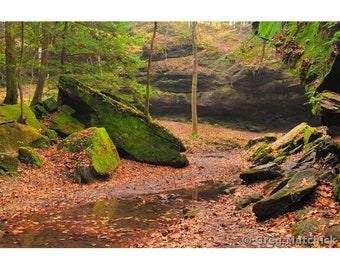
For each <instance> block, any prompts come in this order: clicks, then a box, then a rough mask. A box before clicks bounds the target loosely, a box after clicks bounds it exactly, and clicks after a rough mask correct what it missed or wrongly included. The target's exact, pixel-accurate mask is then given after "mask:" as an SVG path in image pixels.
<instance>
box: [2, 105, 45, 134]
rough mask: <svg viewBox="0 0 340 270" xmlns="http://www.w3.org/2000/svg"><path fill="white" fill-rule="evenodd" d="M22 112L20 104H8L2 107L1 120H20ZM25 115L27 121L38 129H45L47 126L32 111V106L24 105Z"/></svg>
mask: <svg viewBox="0 0 340 270" xmlns="http://www.w3.org/2000/svg"><path fill="white" fill-rule="evenodd" d="M20 114H21V109H20V105H19V104H15V105H6V106H1V107H0V122H7V121H8V120H18V119H19V117H20ZM24 117H25V119H26V123H27V125H29V126H32V127H34V128H36V129H44V128H45V126H44V125H43V124H41V123H40V122H39V121H38V119H37V118H36V116H35V114H34V113H33V112H32V110H31V109H30V107H28V106H27V105H24Z"/></svg>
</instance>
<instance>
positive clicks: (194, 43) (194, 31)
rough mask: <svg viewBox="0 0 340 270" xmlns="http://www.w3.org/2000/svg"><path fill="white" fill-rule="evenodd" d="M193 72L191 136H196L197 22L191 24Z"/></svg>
mask: <svg viewBox="0 0 340 270" xmlns="http://www.w3.org/2000/svg"><path fill="white" fill-rule="evenodd" d="M192 47H193V72H192V87H191V117H192V135H193V136H197V77H198V76H197V65H198V59H197V22H193V23H192Z"/></svg>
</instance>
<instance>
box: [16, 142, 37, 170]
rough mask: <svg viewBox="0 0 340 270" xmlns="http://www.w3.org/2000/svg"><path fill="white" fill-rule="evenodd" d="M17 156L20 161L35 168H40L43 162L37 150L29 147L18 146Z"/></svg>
mask: <svg viewBox="0 0 340 270" xmlns="http://www.w3.org/2000/svg"><path fill="white" fill-rule="evenodd" d="M18 158H19V160H20V161H21V162H23V163H26V164H29V165H31V166H32V167H35V168H41V166H42V164H43V162H42V160H41V158H40V157H39V155H38V154H37V152H36V151H35V150H34V149H32V148H30V147H24V146H22V147H20V148H19V151H18Z"/></svg>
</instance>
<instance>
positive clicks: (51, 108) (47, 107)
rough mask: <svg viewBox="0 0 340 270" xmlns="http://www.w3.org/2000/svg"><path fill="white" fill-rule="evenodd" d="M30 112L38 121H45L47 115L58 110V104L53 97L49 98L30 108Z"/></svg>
mask: <svg viewBox="0 0 340 270" xmlns="http://www.w3.org/2000/svg"><path fill="white" fill-rule="evenodd" d="M31 110H32V111H33V112H34V114H35V116H36V117H37V118H38V119H45V118H46V116H47V115H48V114H50V113H53V112H56V111H57V110H58V103H57V101H56V99H55V98H54V97H50V98H48V99H46V100H44V101H41V102H39V103H37V104H36V105H34V106H32V107H31Z"/></svg>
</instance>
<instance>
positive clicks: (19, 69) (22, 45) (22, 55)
mask: <svg viewBox="0 0 340 270" xmlns="http://www.w3.org/2000/svg"><path fill="white" fill-rule="evenodd" d="M24 38H25V24H24V22H21V50H20V62H19V66H18V88H19V93H20V117H19V120H18V121H19V122H20V123H24V122H25V119H24V89H23V87H22V78H21V69H22V61H23V59H24V44H25V42H24Z"/></svg>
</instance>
